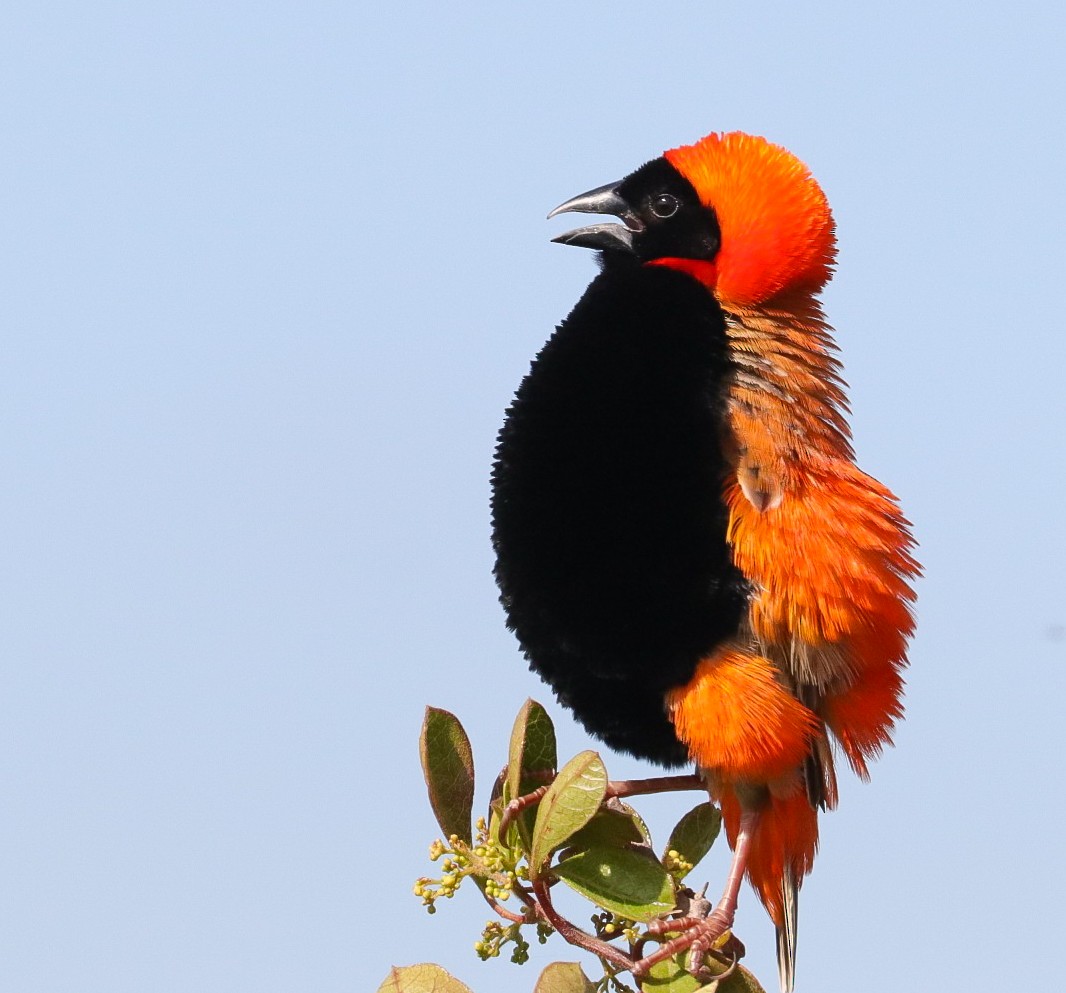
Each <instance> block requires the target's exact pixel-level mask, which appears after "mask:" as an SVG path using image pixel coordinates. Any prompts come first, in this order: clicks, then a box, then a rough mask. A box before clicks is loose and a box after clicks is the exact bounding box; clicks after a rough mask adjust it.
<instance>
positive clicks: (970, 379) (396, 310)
mask: <svg viewBox="0 0 1066 993" xmlns="http://www.w3.org/2000/svg"><path fill="white" fill-rule="evenodd" d="M1063 18H1064V15H1063V14H1062V12H1061V7H1060V5H1059V4H1054V3H1051V2H1043V3H1037V2H1033V3H1025V2H1021V3H1017V4H1014V5H1011V6H1010V8H1009V9H1008V7H1007V5H1000V4H987V3H978V4H973V5H963V4H951V3H945V2H932V3H930V2H924V3H917V2H907V0H903V2H897V3H893V4H880V3H876V4H861V5H860V4H847V3H823V4H769V3H760V2H746V3H707V2H703V3H670V2H664V3H660V4H655V5H650V4H637V3H613V4H606V3H587V4H564V3H559V2H553V0H545V2H540V3H537V4H529V5H521V6H520V5H503V4H492V5H490V4H473V3H468V2H462V0H456V2H454V3H450V4H428V3H417V2H411V3H408V4H404V5H395V7H391V6H390V7H388V8H386V6H385V5H378V6H377V7H375V8H374V9H369V8H367V7H366V6H362V7H361V6H360V5H358V4H353V3H316V2H310V3H300V4H297V3H292V2H276V3H269V4H253V3H247V2H242V3H226V4H218V3H211V4H209V3H197V2H188V3H180V4H177V3H165V2H164V3H159V2H156V3H153V4H134V3H92V4H72V3H69V4H64V3H50V2H42V3H36V4H27V3H23V2H19V0H14V2H12V3H9V4H7V5H6V6H5V8H4V10H3V12H2V13H0V92H2V93H3V94H4V96H3V98H2V101H0V133H2V134H3V136H4V137H3V142H2V147H0V246H2V247H0V252H2V254H0V272H2V285H3V291H2V295H0V300H2V303H0V307H2V309H3V316H2V319H0V327H2V341H3V348H2V360H0V431H2V444H3V466H4V469H3V482H2V483H0V504H2V506H0V528H2V540H3V566H2V568H0V577H2V587H3V588H2V590H0V603H2V605H3V606H2V608H0V985H2V986H3V987H4V988H5V989H11V990H19V991H21V993H45V991H47V993H59V991H71V993H74V991H77V993H85V991H107V993H124V991H130V993H132V991H143V990H146V989H150V990H153V991H156V993H167V991H179V990H180V991H184V990H193V989H195V990H219V991H235V990H249V991H253V990H254V991H256V993H267V991H274V990H277V991H283V990H285V991H288V990H314V991H316V993H319V991H321V993H328V991H341V990H373V989H375V988H376V986H377V983H378V982H379V981H380V980H381V978H382V977H383V976H384V974H385V972H386V970H387V968H388V966H389V965H391V964H393V963H398V964H403V963H408V962H414V961H421V960H436V961H440V962H441V963H442V964H444V965H446V966H447V967H449V968H450V969H452V971H454V972H455V973H456V974H458V975H460V976H461V977H462V978H463V979H464V980H465V981H466V982H468V983H469V984H470V985H471V986H472V987H473V988H474V990H475V991H476V993H487V991H490V990H499V989H514V990H523V989H530V988H531V987H532V984H533V980H534V976H535V971H536V968H535V964H534V965H532V966H527V967H525V968H524V969H523V970H520V969H518V968H517V967H514V966H511V965H510V964H509V963H506V962H498V963H491V964H488V965H482V964H480V963H479V962H477V960H476V959H475V958H474V956H473V953H472V951H471V950H470V946H471V944H472V942H473V941H474V940H475V937H476V936H477V933H478V932H479V930H480V927H481V925H482V924H483V923H484V919H485V913H484V912H483V910H482V908H481V907H480V906H479V904H478V903H477V901H476V900H475V898H474V897H473V895H472V894H471V895H466V896H465V898H462V899H457V900H456V901H454V902H453V903H451V904H448V905H445V906H442V908H441V912H440V913H438V914H437V915H436V917H434V918H429V917H427V916H426V915H425V914H424V912H423V911H422V910H421V909H420V908H419V906H418V903H417V901H416V900H415V899H414V898H413V897H412V896H411V895H410V886H411V883H412V881H413V879H414V878H415V877H416V876H418V875H420V874H422V873H423V872H424V871H426V866H427V863H426V859H425V850H426V846H427V845H428V843H429V841H430V840H432V838H433V837H434V834H435V826H434V824H433V821H432V818H431V815H430V812H429V808H428V805H427V804H426V802H425V800H424V796H423V789H422V785H421V779H420V773H419V769H418V763H417V749H416V739H417V733H418V726H419V723H420V720H421V713H422V708H423V707H424V705H425V704H426V703H433V704H435V705H438V706H443V707H448V708H450V709H453V710H455V711H456V712H457V713H459V714H460V715H461V716H462V718H463V719H464V721H465V722H466V723H467V726H468V727H469V729H470V732H471V735H472V738H473V741H474V746H475V754H476V756H477V757H478V758H479V759H480V761H481V766H480V768H481V770H482V781H483V783H484V784H485V785H487V783H488V781H489V780H490V779H491V777H492V775H493V774H494V772H495V769H496V768H497V767H498V766H499V765H500V764H501V763H502V760H503V751H504V747H505V742H506V737H507V734H508V731H509V728H510V724H511V720H512V717H513V714H514V712H515V711H516V710H517V709H518V707H519V705H520V704H521V702H522V700H523V699H524V698H525V697H526V696H529V695H533V696H535V697H537V698H538V699H540V700H542V701H543V702H545V703H551V702H552V701H551V698H550V694H549V693H548V692H547V690H546V689H545V688H544V687H542V686H541V685H540V684H539V683H538V681H537V680H536V679H535V678H534V677H533V676H532V675H530V674H529V673H528V672H526V671H525V666H524V664H523V662H522V661H521V659H520V658H519V656H518V653H517V651H516V649H515V646H514V643H513V640H512V638H511V637H510V635H509V634H508V633H507V631H506V630H505V629H504V626H503V620H502V615H501V611H500V609H499V607H498V605H497V603H496V599H495V591H494V587H493V583H492V579H491V575H490V569H491V553H490V548H489V543H488V513H487V501H488V486H487V474H488V468H489V464H490V460H491V453H492V447H493V438H494V435H495V432H496V430H497V427H498V425H499V422H500V419H501V416H502V411H503V409H504V407H505V406H506V404H507V402H508V400H509V397H510V395H511V393H512V391H513V389H514V387H515V386H516V385H517V383H518V381H519V379H520V378H521V376H522V374H523V372H524V371H525V369H526V368H527V366H528V362H529V360H530V359H531V358H532V357H533V355H534V354H535V352H536V351H537V349H538V348H539V346H540V344H541V343H542V342H543V340H544V339H545V338H546V337H547V335H548V334H549V332H550V331H551V329H552V327H553V326H554V324H555V323H556V322H557V321H558V320H560V319H561V318H562V317H563V316H565V314H566V313H567V311H568V309H569V308H570V307H571V306H572V305H573V303H574V302H575V301H576V300H577V298H578V296H579V295H580V293H581V291H582V289H583V288H584V286H585V285H586V283H587V282H588V280H589V279H590V278H591V276H592V275H593V273H594V265H593V259H592V258H591V256H590V255H589V254H588V253H584V252H581V251H578V250H574V249H566V248H562V247H560V246H558V245H552V244H550V243H549V238H550V237H551V236H552V234H554V233H558V231H559V230H562V229H564V228H565V227H566V225H565V223H562V224H560V223H558V222H552V223H547V222H545V221H544V215H545V214H546V213H547V211H548V210H549V209H550V208H552V207H553V206H555V205H556V204H557V203H559V202H560V201H562V200H564V199H566V198H567V197H569V196H571V195H573V194H575V193H578V192H581V191H583V190H586V189H589V188H591V187H593V186H597V185H600V184H601V183H604V182H607V181H610V180H614V179H616V178H618V177H620V176H621V175H623V174H624V173H626V172H628V171H629V170H631V169H632V168H634V167H635V166H637V165H639V164H641V163H642V162H644V161H646V160H647V159H649V158H653V157H655V156H656V155H658V154H659V153H660V152H661V151H662V150H664V149H666V148H669V147H672V146H674V145H677V144H681V143H686V142H690V141H692V140H695V139H696V138H698V137H700V136H701V135H703V134H705V133H707V132H709V131H711V130H732V129H741V130H747V131H751V132H755V133H759V134H764V135H766V136H767V137H769V138H771V139H772V140H774V141H777V142H779V143H781V144H784V145H786V146H787V147H789V148H790V149H792V150H793V151H794V152H796V153H797V154H798V155H799V156H800V157H801V158H803V159H804V160H805V161H806V162H807V163H808V164H809V165H810V166H811V168H812V169H813V170H814V172H815V174H816V175H817V176H818V177H819V179H820V180H821V182H822V184H823V186H824V187H825V189H826V191H827V193H828V195H829V198H830V201H831V203H832V204H833V207H834V210H835V213H836V217H837V221H838V225H839V236H840V249H841V250H840V264H839V272H838V275H837V278H836V279H835V280H834V282H833V283H832V284H831V286H830V288H829V290H828V292H827V294H826V306H827V310H828V314H829V317H830V319H831V321H832V322H833V324H834V325H835V326H836V328H837V329H838V339H839V342H840V344H841V346H842V349H843V358H844V362H845V369H846V376H847V379H848V381H849V382H850V384H851V388H852V399H853V406H854V419H853V423H854V427H855V434H856V442H857V447H858V451H859V455H860V460H861V462H862V464H863V466H864V468H866V469H867V470H868V471H870V472H872V473H873V474H875V475H877V476H878V477H880V478H882V479H884V480H885V481H886V482H888V483H889V484H890V485H891V486H892V487H893V488H894V489H895V490H896V491H897V492H898V493H899V495H900V497H901V499H902V501H903V504H904V507H905V509H906V510H907V512H908V514H909V515H910V517H911V518H912V520H913V521H914V525H915V530H916V533H917V535H918V538H919V540H920V542H921V552H920V557H921V559H922V561H923V563H924V565H925V567H926V578H925V579H924V580H923V581H922V583H921V585H920V601H919V609H918V613H919V631H918V636H917V640H916V642H915V644H914V649H913V653H912V658H913V671H912V675H911V679H910V690H909V697H908V706H909V718H908V721H907V723H906V724H905V725H904V726H903V727H902V729H901V730H900V733H899V735H898V746H899V747H898V748H897V749H896V750H894V751H893V752H891V753H890V754H888V755H886V756H885V758H884V759H883V760H882V761H881V762H880V763H879V764H878V765H877V767H876V768H875V769H874V777H873V782H872V783H871V784H870V785H867V786H863V785H861V784H858V783H856V782H853V781H848V782H847V783H846V784H845V786H844V789H843V797H842V802H841V806H840V809H839V810H838V811H837V812H835V813H834V814H832V815H831V816H829V817H827V818H825V819H824V822H823V847H822V853H821V856H820V859H819V862H818V864H817V865H816V867H815V872H814V874H813V876H812V877H811V878H810V880H809V882H808V884H807V886H806V887H805V889H804V892H803V913H802V918H801V934H800V948H799V965H798V989H799V990H800V993H803V991H804V990H810V991H813V990H822V991H830V990H849V991H850V990H861V991H863V993H882V991H885V993H887V991H889V990H893V991H894V990H896V989H898V987H899V984H900V983H901V982H905V983H908V984H911V985H915V986H919V987H921V988H943V989H960V990H963V989H965V990H967V991H982V990H992V989H997V988H999V987H1000V983H1001V981H1004V980H1006V981H1010V982H1011V983H1012V985H1016V986H1018V987H1025V986H1026V984H1032V985H1033V986H1035V987H1037V988H1049V984H1050V983H1053V981H1054V977H1057V976H1058V975H1060V972H1061V969H1060V965H1061V963H1060V955H1059V946H1060V944H1061V936H1060V931H1061V925H1062V901H1061V894H1062V892H1063V890H1064V889H1066V866H1064V862H1066V859H1064V856H1063V853H1062V843H1061V823H1062V818H1063V801H1062V797H1061V791H1062V784H1063V772H1064V770H1063V759H1062V755H1063V739H1064V735H1063V722H1062V700H1063V695H1064V691H1066V583H1064V579H1066V577H1064V572H1066V567H1064V551H1066V548H1064V546H1066V515H1064V513H1063V509H1062V504H1063V500H1062V492H1063V488H1064V483H1066V458H1064V445H1063V436H1064V426H1066V390H1064V389H1063V386H1062V378H1063V373H1062V370H1063V368H1064V360H1066V345H1064V341H1063V323H1062V299H1061V285H1062V270H1063V264H1064V261H1066V259H1064V249H1063V244H1064V240H1063V235H1062V231H1063V222H1064V216H1063V214H1064V210H1063V207H1064V197H1063V193H1062V177H1063V175H1064V174H1066V161H1064V158H1066V156H1064V149H1066V141H1064V134H1063V128H1064V125H1063V115H1062V104H1061V91H1062V76H1063V72H1062V68H1061V51H1062V46H1063V41H1064V34H1066V32H1064V20H1063ZM553 713H554V714H555V715H556V720H557V725H558V727H559V730H560V737H561V747H562V749H563V750H564V751H566V752H567V753H570V754H572V753H574V752H576V751H578V750H580V749H581V748H583V747H586V745H587V742H586V740H585V738H584V737H583V736H582V735H581V734H580V733H578V731H577V730H576V728H575V727H574V726H573V725H572V723H571V722H570V720H569V718H568V717H566V715H565V714H562V713H561V712H560V711H559V709H558V708H557V707H554V705H553ZM606 758H607V762H608V768H609V769H610V770H611V772H612V773H614V774H615V775H618V776H622V775H634V774H641V773H642V772H646V771H647V770H646V767H642V766H640V765H639V764H638V763H635V762H631V761H628V760H622V759H619V758H617V757H612V756H610V755H607V756H606ZM694 801H695V798H683V799H656V800H653V801H648V803H647V804H645V807H646V809H647V811H648V813H649V815H650V817H651V820H652V826H653V829H655V828H656V827H658V830H659V834H660V835H663V837H665V831H666V830H667V829H668V827H669V825H670V824H671V823H672V820H673V818H674V817H675V816H676V815H678V814H679V813H680V812H681V811H683V810H684V809H687V806H688V805H689V804H690V803H692V802H694ZM723 857H724V853H722V852H719V853H718V859H717V860H715V859H714V858H712V859H711V860H710V861H709V863H708V866H707V871H706V875H708V876H709V877H710V878H711V879H712V880H714V881H715V882H714V884H713V885H717V881H718V880H719V879H720V878H721V872H722V869H723V867H724V862H723V861H722V858H723ZM738 932H739V933H740V934H741V936H742V937H743V938H744V940H745V941H746V943H747V945H748V948H749V960H748V961H749V965H750V966H751V967H752V968H753V969H755V970H756V972H757V973H759V974H760V975H762V976H763V977H764V978H765V979H766V981H767V982H768V983H769V982H771V981H772V980H773V977H774V974H775V970H774V968H773V965H772V960H773V938H772V930H771V928H770V925H769V923H768V921H767V920H766V919H765V916H764V914H763V912H762V910H761V908H759V907H758V905H757V903H756V902H755V900H754V899H753V898H752V897H751V895H750V894H747V895H746V896H745V897H744V899H743V902H742V908H741V916H740V919H739V921H738ZM554 951H555V955H554V956H553V957H559V958H574V957H575V956H573V955H571V954H570V953H569V951H568V949H566V948H564V947H562V946H561V945H559V946H557V947H556V948H555V950H554ZM547 960H549V959H547V958H541V959H539V960H537V959H535V962H536V961H541V962H544V961H547Z"/></svg>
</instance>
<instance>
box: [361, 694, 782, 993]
mask: <svg viewBox="0 0 1066 993" xmlns="http://www.w3.org/2000/svg"><path fill="white" fill-rule="evenodd" d="M420 752H421V758H422V768H423V772H424V774H425V779H426V786H427V788H428V792H429V801H430V805H431V807H432V809H433V813H434V815H435V816H436V819H437V823H438V824H439V825H440V828H441V830H442V832H443V838H441V839H438V840H437V841H435V842H434V843H433V844H432V845H431V847H430V858H431V859H432V860H433V861H434V862H438V861H439V862H440V863H441V869H442V872H441V875H440V876H439V877H437V878H430V877H422V878H421V879H419V880H418V881H417V882H416V884H415V887H414V892H415V895H416V896H418V897H420V898H421V900H422V902H423V904H424V905H425V906H426V907H427V909H428V910H429V911H430V912H431V913H432V912H433V911H434V910H435V907H436V903H437V901H438V900H440V899H441V898H451V897H452V896H454V894H455V893H456V892H457V891H458V889H459V887H460V886H461V884H462V883H463V882H464V880H466V879H470V880H471V881H472V883H473V884H474V885H475V886H476V887H477V888H478V889H479V890H480V891H481V893H482V895H483V897H484V898H485V900H486V901H487V902H488V904H489V906H490V907H491V908H492V909H493V911H494V912H495V914H496V915H497V917H496V919H495V920H493V921H490V922H489V924H488V925H487V926H486V928H485V930H484V931H483V933H482V935H481V937H480V938H479V939H478V941H477V942H475V946H474V947H475V951H476V952H477V954H478V955H479V956H480V957H481V958H483V959H484V958H493V957H496V956H497V955H499V954H500V951H501V949H502V948H504V947H505V946H512V948H511V959H512V961H515V962H517V963H522V962H524V961H526V960H527V959H528V949H529V943H528V940H527V938H526V937H525V931H526V930H527V929H530V928H532V929H534V930H535V932H536V936H537V938H538V940H539V941H541V942H544V941H545V940H547V938H548V936H549V935H550V934H551V933H552V932H558V933H559V934H560V935H561V936H562V937H563V938H565V939H566V940H567V941H568V942H570V943H571V944H574V945H577V946H579V947H582V948H584V949H586V950H588V951H590V952H592V954H593V955H595V956H596V958H598V959H599V964H600V966H601V968H602V975H601V976H600V978H599V979H598V980H596V981H592V980H590V979H588V977H587V976H586V975H585V973H584V972H583V971H582V969H581V967H580V966H579V965H578V964H577V963H563V962H556V963H553V964H552V965H550V966H548V967H547V969H545V970H544V972H543V973H542V974H541V976H540V978H539V980H538V981H537V984H536V987H535V991H534V993H626V991H629V993H633V987H631V986H630V985H628V984H627V982H626V981H623V979H622V978H621V974H622V973H625V972H626V971H627V969H626V965H627V963H629V964H631V963H632V961H633V960H635V959H637V958H640V956H641V955H643V954H647V949H648V948H655V947H657V946H658V945H659V944H661V943H663V942H665V941H668V940H669V939H670V938H671V937H674V936H675V935H674V933H673V932H671V931H670V921H671V919H673V918H677V917H680V916H682V913H683V909H685V910H687V909H688V908H691V907H692V906H693V905H694V902H697V901H699V899H700V897H699V896H697V895H696V894H694V893H693V892H692V891H691V890H690V889H688V888H687V887H686V886H685V885H684V880H685V877H686V876H687V875H688V874H689V873H690V872H691V871H692V869H693V867H694V866H695V865H697V864H698V863H699V861H700V860H701V859H702V858H703V857H704V855H706V854H707V852H708V851H709V850H710V848H711V846H712V845H713V843H714V841H715V839H716V838H717V836H718V834H719V831H720V827H721V815H720V814H719V812H718V810H717V808H715V807H714V806H713V805H712V804H710V803H706V802H705V803H701V804H699V805H697V806H696V807H694V808H693V809H692V810H690V811H689V812H688V813H687V814H685V816H684V817H682V818H681V820H680V821H679V822H678V823H677V825H676V826H675V827H674V829H673V831H672V832H671V833H670V837H669V840H668V841H667V843H666V846H665V848H664V850H663V851H662V852H661V853H659V854H656V851H655V848H654V846H653V843H652V839H651V835H650V832H649V831H648V827H647V825H646V823H645V822H644V820H643V818H642V817H641V816H640V815H639V814H638V813H637V812H636V810H634V809H633V808H632V807H631V806H630V805H629V804H627V803H625V802H623V801H622V800H621V799H620V798H619V796H618V794H619V793H620V792H624V791H623V790H619V789H618V788H617V786H619V785H622V786H624V785H626V784H612V783H610V781H609V779H608V776H607V770H606V768H605V767H604V763H603V761H602V759H601V758H600V756H599V755H598V754H597V753H596V752H593V751H585V752H581V753H580V754H579V755H576V756H575V757H574V758H572V759H570V761H568V762H566V763H565V764H564V765H563V766H562V767H561V768H560V767H559V763H558V756H557V749H556V740H555V729H554V727H553V725H552V721H551V718H550V717H549V716H548V713H547V711H546V710H545V709H544V708H543V707H542V706H541V705H540V704H539V703H536V702H535V701H533V700H528V701H526V703H525V704H524V705H523V707H522V709H521V710H520V711H519V713H518V716H517V718H516V719H515V724H514V729H513V731H512V733H511V738H510V742H509V747H508V756H507V765H506V767H505V768H504V769H503V771H502V772H501V773H500V774H499V775H498V776H497V777H496V780H495V782H494V785H493V788H492V791H491V796H490V800H489V805H488V811H487V814H486V815H485V816H483V817H478V818H477V819H476V820H475V819H474V816H473V804H474V786H475V779H474V760H473V752H472V749H471V747H470V740H469V738H468V736H467V734H466V731H465V730H464V729H463V726H462V724H461V723H460V721H459V719H458V718H457V717H456V716H455V715H454V714H451V713H449V712H448V711H445V710H439V709H436V708H433V707H430V708H427V710H426V717H425V722H424V724H423V727H422V735H421V740H420ZM559 883H562V884H563V885H565V886H567V887H569V888H570V889H572V890H573V891H575V892H576V893H578V894H580V895H581V896H582V897H584V898H585V899H586V900H588V901H589V902H590V903H591V904H592V905H593V908H594V913H593V914H592V917H591V921H592V931H591V932H587V931H585V930H583V929H581V928H578V927H577V926H576V925H574V924H572V923H571V922H570V921H568V920H566V919H565V918H564V917H562V916H561V915H560V914H559V913H558V911H557V910H556V909H555V907H554V903H553V900H552V897H551V892H552V889H553V888H554V887H555V886H556V885H557V884H559ZM688 912H691V911H690V910H688ZM664 954H665V952H664ZM684 958H685V956H684V955H683V954H679V955H676V956H672V957H668V958H665V959H663V960H662V961H659V962H657V963H656V964H655V965H654V966H653V967H652V968H651V969H650V970H649V971H647V972H646V973H645V974H643V975H641V976H640V977H638V978H635V979H633V980H631V981H635V982H636V983H637V984H638V986H639V989H640V990H641V991H642V993H645V991H646V993H650V991H655V993H695V991H698V990H710V989H718V990H719V993H761V987H759V985H758V983H757V982H756V981H755V980H754V978H753V977H752V976H751V974H750V973H748V972H747V971H746V970H744V969H742V968H740V967H739V966H738V967H736V968H734V969H731V970H728V974H726V973H727V969H726V966H725V965H722V964H721V963H720V962H716V961H713V960H712V959H711V958H708V959H707V962H706V966H707V969H706V970H705V972H704V979H702V980H698V979H696V978H695V977H694V976H693V975H691V974H690V973H689V971H688V970H687V969H686V963H685V961H684ZM412 970H413V971H412ZM708 974H709V975H712V976H713V975H720V976H721V981H719V980H717V979H712V980H711V981H710V982H709V983H708V982H707V981H706V977H707V975H708ZM390 984H391V985H390ZM422 990H425V991H427V993H464V991H465V993H469V991H468V990H467V988H466V987H465V986H464V985H463V984H462V983H459V981H458V980H456V979H454V978H453V977H450V976H448V974H447V973H445V972H444V971H443V970H442V969H440V967H439V966H432V965H420V966H411V967H408V968H407V969H394V970H393V972H392V974H391V975H390V977H389V979H387V980H386V982H385V984H384V985H383V986H382V987H381V990H380V991H379V993H420V991H422Z"/></svg>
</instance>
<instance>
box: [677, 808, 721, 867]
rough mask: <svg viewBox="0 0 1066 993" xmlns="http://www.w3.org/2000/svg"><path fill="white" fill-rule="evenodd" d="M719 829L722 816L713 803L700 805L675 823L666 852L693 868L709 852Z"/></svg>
mask: <svg viewBox="0 0 1066 993" xmlns="http://www.w3.org/2000/svg"><path fill="white" fill-rule="evenodd" d="M721 829H722V815H721V813H720V812H719V810H718V808H717V807H716V806H715V805H714V804H713V803H701V804H699V805H698V806H696V807H693V808H692V809H691V810H690V811H689V812H688V813H687V814H685V816H684V817H682V818H681V820H679V821H678V822H677V825H676V826H675V827H674V830H673V831H671V832H670V840H669V841H668V842H667V843H666V851H668V852H670V851H674V852H677V853H678V854H679V855H680V856H681V857H682V858H684V860H685V861H686V862H689V863H691V864H692V865H693V866H695V865H696V863H697V862H699V861H700V860H701V859H702V858H703V856H704V855H706V854H707V853H708V852H709V851H710V850H711V845H713V844H714V841H715V838H717V837H718V832H719V831H720V830H721ZM674 875H675V877H676V878H677V879H684V878H685V876H687V875H688V873H687V872H682V873H675V874H674Z"/></svg>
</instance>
